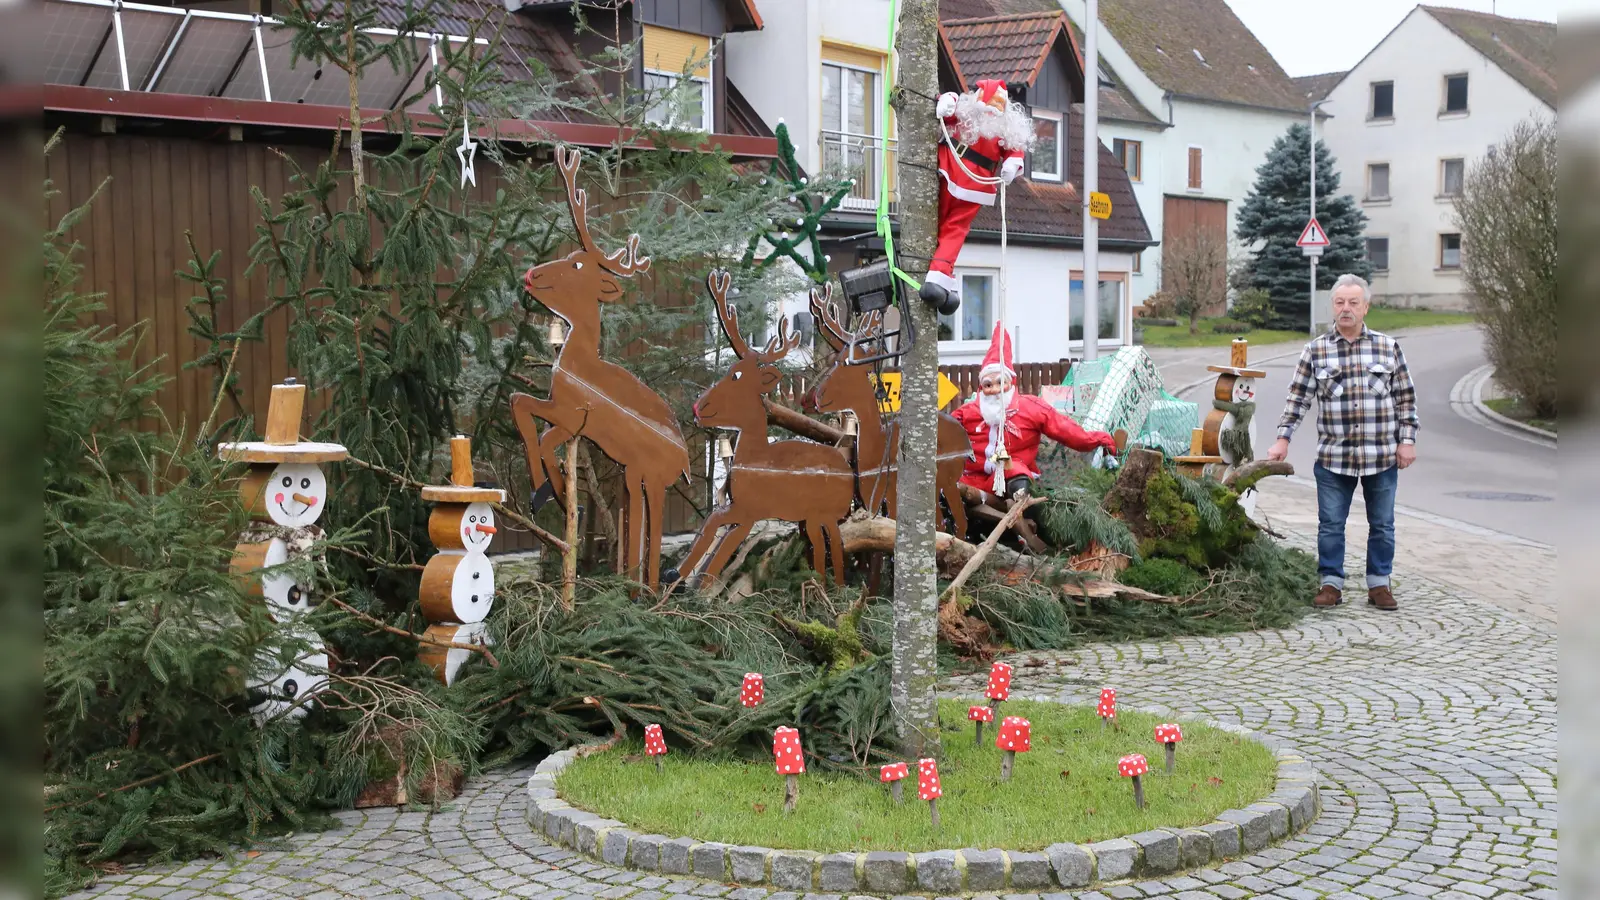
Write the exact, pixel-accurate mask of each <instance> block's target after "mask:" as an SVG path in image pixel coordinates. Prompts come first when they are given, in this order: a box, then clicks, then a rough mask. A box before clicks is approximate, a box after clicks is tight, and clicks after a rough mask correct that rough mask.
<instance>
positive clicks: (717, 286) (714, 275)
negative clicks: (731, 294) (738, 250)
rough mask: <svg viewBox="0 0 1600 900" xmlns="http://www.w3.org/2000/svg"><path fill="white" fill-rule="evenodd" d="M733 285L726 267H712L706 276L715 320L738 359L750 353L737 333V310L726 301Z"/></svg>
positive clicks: (748, 346)
mask: <svg viewBox="0 0 1600 900" xmlns="http://www.w3.org/2000/svg"><path fill="white" fill-rule="evenodd" d="M732 286H733V276H732V275H729V274H728V270H727V269H712V270H711V274H709V275H707V276H706V290H708V291H710V292H711V300H712V302H713V303H715V304H716V307H717V321H718V322H719V323H721V324H722V333H723V334H724V335H726V336H727V338H728V346H730V347H732V348H733V352H734V354H735V355H736V356H738V357H739V358H740V359H744V358H745V357H748V356H749V355H750V345H749V344H747V343H745V340H744V336H743V335H741V334H740V333H739V312H738V310H736V309H734V308H733V306H731V305H730V304H729V303H728V288H730V287H732Z"/></svg>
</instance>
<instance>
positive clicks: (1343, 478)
mask: <svg viewBox="0 0 1600 900" xmlns="http://www.w3.org/2000/svg"><path fill="white" fill-rule="evenodd" d="M1311 471H1312V472H1313V473H1314V474H1315V475H1316V476H1317V574H1318V575H1319V576H1320V577H1321V579H1322V583H1323V584H1331V585H1333V586H1334V587H1336V588H1338V589H1340V590H1344V523H1345V520H1346V519H1348V518H1350V500H1351V498H1352V497H1354V496H1355V493H1356V482H1358V481H1359V482H1360V483H1361V496H1362V499H1364V500H1365V501H1366V504H1367V587H1368V588H1375V587H1380V586H1385V585H1388V583H1389V573H1390V572H1391V571H1392V570H1393V568H1394V492H1395V486H1396V484H1397V483H1398V482H1399V474H1400V468H1399V467H1398V466H1390V467H1389V468H1387V469H1384V470H1383V471H1382V472H1375V473H1373V474H1371V475H1340V474H1339V473H1337V472H1330V471H1328V470H1327V469H1324V468H1323V467H1322V463H1317V464H1316V465H1314V466H1312V467H1311Z"/></svg>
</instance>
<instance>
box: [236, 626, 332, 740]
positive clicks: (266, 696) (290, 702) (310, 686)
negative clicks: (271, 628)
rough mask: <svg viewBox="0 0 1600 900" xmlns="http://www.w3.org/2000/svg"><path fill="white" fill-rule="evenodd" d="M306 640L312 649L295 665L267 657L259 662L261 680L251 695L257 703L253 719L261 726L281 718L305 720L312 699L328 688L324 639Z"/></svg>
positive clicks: (312, 636) (311, 637)
mask: <svg viewBox="0 0 1600 900" xmlns="http://www.w3.org/2000/svg"><path fill="white" fill-rule="evenodd" d="M302 637H303V638H304V639H305V640H306V642H307V644H309V647H308V649H307V651H306V652H304V653H302V654H300V655H299V656H298V657H297V658H296V659H295V660H294V661H293V662H291V663H288V664H284V663H283V662H281V661H280V660H278V659H276V658H272V657H268V656H267V655H265V654H263V655H262V656H261V657H259V658H258V665H259V668H258V669H257V672H256V678H257V679H258V680H256V681H255V682H254V683H252V684H251V685H250V686H249V689H248V691H247V694H248V696H249V697H250V699H251V700H252V701H253V702H252V703H251V706H250V715H251V717H252V718H254V719H255V721H256V724H257V725H261V724H264V723H266V722H268V721H270V720H273V719H277V718H280V717H287V718H289V719H291V720H298V719H303V718H305V715H306V713H307V712H309V711H310V704H311V703H312V698H313V697H314V696H315V695H316V694H317V693H318V692H319V691H321V690H322V689H323V688H324V687H326V686H327V684H328V652H327V650H326V649H325V648H324V647H323V644H322V639H321V638H320V637H318V636H317V635H316V634H314V633H311V634H305V635H302Z"/></svg>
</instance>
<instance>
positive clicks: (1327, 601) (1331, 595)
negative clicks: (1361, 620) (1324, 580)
mask: <svg viewBox="0 0 1600 900" xmlns="http://www.w3.org/2000/svg"><path fill="white" fill-rule="evenodd" d="M1343 602H1344V594H1343V593H1342V592H1341V591H1340V590H1339V589H1338V588H1336V587H1334V586H1333V585H1331V584H1325V585H1323V586H1322V590H1320V591H1317V597H1316V599H1315V600H1312V601H1311V605H1312V606H1315V607H1316V608H1317V609H1333V608H1334V607H1335V606H1338V605H1339V604H1341V603H1343Z"/></svg>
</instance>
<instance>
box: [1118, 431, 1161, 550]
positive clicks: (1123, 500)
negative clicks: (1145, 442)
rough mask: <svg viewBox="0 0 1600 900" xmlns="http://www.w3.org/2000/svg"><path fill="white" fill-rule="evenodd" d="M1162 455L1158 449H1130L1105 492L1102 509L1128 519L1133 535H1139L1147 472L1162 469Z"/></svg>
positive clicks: (1148, 473) (1141, 531)
mask: <svg viewBox="0 0 1600 900" xmlns="http://www.w3.org/2000/svg"><path fill="white" fill-rule="evenodd" d="M1163 462H1164V460H1163V457H1162V456H1161V452H1160V451H1158V450H1146V449H1143V448H1140V449H1137V450H1134V451H1133V452H1132V453H1129V454H1128V457H1127V459H1125V460H1123V463H1122V468H1121V469H1118V470H1117V481H1116V483H1115V484H1113V485H1112V486H1111V492H1110V493H1108V494H1107V495H1106V501H1105V505H1106V509H1108V510H1110V511H1111V514H1112V515H1114V516H1116V517H1117V518H1119V519H1121V520H1122V521H1124V522H1127V523H1128V527H1129V528H1131V529H1132V530H1133V533H1134V534H1135V535H1138V536H1140V537H1143V536H1144V535H1143V526H1144V486H1145V482H1147V481H1149V480H1150V478H1151V476H1153V475H1155V474H1156V473H1157V472H1160V471H1162V469H1163Z"/></svg>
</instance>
